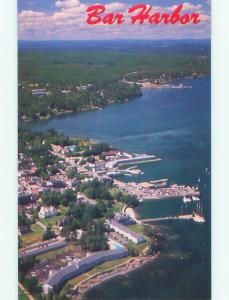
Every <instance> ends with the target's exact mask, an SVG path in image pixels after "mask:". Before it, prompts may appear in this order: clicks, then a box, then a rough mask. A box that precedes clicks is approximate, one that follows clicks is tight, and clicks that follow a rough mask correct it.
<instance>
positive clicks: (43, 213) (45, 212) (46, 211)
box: [38, 206, 57, 219]
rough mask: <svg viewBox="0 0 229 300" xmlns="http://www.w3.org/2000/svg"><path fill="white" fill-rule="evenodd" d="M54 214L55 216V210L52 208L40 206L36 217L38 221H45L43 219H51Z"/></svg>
mask: <svg viewBox="0 0 229 300" xmlns="http://www.w3.org/2000/svg"><path fill="white" fill-rule="evenodd" d="M56 214H57V210H56V209H55V208H54V207H53V206H50V207H44V206H42V207H41V209H40V211H39V213H38V216H39V218H40V219H45V218H49V217H53V216H55V215H56Z"/></svg>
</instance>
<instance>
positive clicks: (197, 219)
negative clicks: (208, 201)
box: [138, 213, 205, 224]
mask: <svg viewBox="0 0 229 300" xmlns="http://www.w3.org/2000/svg"><path fill="white" fill-rule="evenodd" d="M173 220H174V221H176V220H193V221H194V222H197V223H205V218H204V217H203V216H201V215H199V214H197V213H193V214H189V215H179V216H174V217H172V216H171V217H162V218H153V219H142V220H138V221H139V222H141V223H142V224H151V223H156V222H161V221H173Z"/></svg>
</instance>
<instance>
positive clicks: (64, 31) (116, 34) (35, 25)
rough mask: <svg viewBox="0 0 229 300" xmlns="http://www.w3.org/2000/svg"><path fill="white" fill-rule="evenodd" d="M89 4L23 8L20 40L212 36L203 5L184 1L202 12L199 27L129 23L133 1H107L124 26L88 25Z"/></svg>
mask: <svg viewBox="0 0 229 300" xmlns="http://www.w3.org/2000/svg"><path fill="white" fill-rule="evenodd" d="M88 6H89V4H86V3H85V2H84V3H81V2H80V0H58V1H56V2H55V10H54V11H51V12H45V11H43V12H41V11H34V10H23V11H21V12H20V13H19V14H18V25H19V26H18V27H19V38H20V39H42V40H44V39H95V38H96V39H110V38H146V39H147V38H152V39H153V38H181V37H183V38H189V37H190V38H194V37H198V38H206V37H209V35H210V19H211V18H210V14H209V13H207V12H206V11H204V7H203V5H202V4H195V5H194V4H191V3H189V2H185V3H184V11H189V10H190V11H195V12H199V13H200V15H201V23H200V24H198V26H192V25H190V26H179V25H173V26H166V25H157V26H155V25H154V26H153V25H147V24H145V25H144V26H141V25H130V24H129V23H130V22H129V21H128V18H129V16H128V14H127V10H128V8H129V6H130V4H127V3H125V2H111V3H108V4H105V6H106V12H108V13H111V12H120V13H123V14H124V17H125V19H126V20H127V22H126V23H124V24H123V25H121V26H119V25H112V26H109V25H104V24H101V25H97V26H89V25H87V23H86V18H87V14H86V9H87V7H88ZM175 7H177V5H175V6H166V7H162V6H153V11H154V12H156V11H160V12H169V11H170V12H171V10H173V9H174V8H175Z"/></svg>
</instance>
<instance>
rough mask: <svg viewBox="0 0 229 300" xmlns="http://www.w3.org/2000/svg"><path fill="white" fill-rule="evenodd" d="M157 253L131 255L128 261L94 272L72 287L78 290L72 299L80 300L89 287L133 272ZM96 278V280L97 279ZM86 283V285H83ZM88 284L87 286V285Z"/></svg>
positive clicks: (152, 258)
mask: <svg viewBox="0 0 229 300" xmlns="http://www.w3.org/2000/svg"><path fill="white" fill-rule="evenodd" d="M158 256H159V254H156V255H154V256H146V257H142V256H140V257H133V258H132V259H130V260H129V261H127V262H125V263H123V264H121V265H119V266H116V267H114V268H112V269H110V270H109V269H108V270H106V271H104V272H101V273H98V274H94V275H92V277H91V278H87V279H86V280H84V281H82V282H81V283H79V284H78V285H77V286H76V287H74V290H77V291H78V294H77V295H76V296H74V297H73V298H72V299H74V300H80V299H82V298H81V297H82V296H83V295H84V294H85V293H87V292H88V291H89V290H90V289H92V288H94V287H96V286H99V285H100V284H102V283H104V282H106V281H108V280H109V279H113V278H115V277H117V276H123V275H126V274H127V273H130V272H133V271H135V270H137V269H140V268H141V267H143V266H144V265H145V264H146V263H148V262H151V261H154V260H155V259H157V258H158ZM97 280H98V281H97ZM85 284H86V287H84V285H85ZM88 285H89V286H88Z"/></svg>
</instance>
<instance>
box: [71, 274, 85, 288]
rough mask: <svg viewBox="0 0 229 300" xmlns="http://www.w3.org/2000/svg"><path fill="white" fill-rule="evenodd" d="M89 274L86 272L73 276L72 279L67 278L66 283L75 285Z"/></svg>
mask: <svg viewBox="0 0 229 300" xmlns="http://www.w3.org/2000/svg"><path fill="white" fill-rule="evenodd" d="M88 277H89V276H88V275H87V273H84V274H81V275H79V276H76V277H74V278H73V279H71V280H69V281H68V282H67V284H70V285H72V286H75V285H77V284H78V283H80V282H81V281H83V280H84V279H86V278H88Z"/></svg>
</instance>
